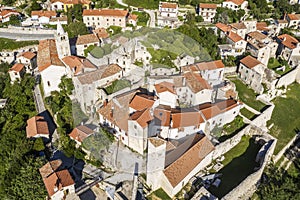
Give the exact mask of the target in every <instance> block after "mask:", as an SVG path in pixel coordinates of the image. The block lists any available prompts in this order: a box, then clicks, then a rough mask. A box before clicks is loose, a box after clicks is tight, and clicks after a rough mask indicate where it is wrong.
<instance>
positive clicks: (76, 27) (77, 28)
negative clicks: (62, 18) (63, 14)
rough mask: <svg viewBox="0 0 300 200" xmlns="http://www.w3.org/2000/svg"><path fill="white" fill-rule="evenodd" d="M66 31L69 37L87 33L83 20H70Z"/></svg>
mask: <svg viewBox="0 0 300 200" xmlns="http://www.w3.org/2000/svg"><path fill="white" fill-rule="evenodd" d="M67 32H68V35H69V37H70V38H74V37H77V36H78V35H85V34H88V33H89V32H88V29H87V27H86V26H85V24H84V23H83V22H71V23H70V24H69V25H68V27H67Z"/></svg>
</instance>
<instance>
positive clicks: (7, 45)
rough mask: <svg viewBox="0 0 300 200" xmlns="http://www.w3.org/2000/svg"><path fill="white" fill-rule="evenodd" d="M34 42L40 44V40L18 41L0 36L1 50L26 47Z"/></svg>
mask: <svg viewBox="0 0 300 200" xmlns="http://www.w3.org/2000/svg"><path fill="white" fill-rule="evenodd" d="M33 44H39V41H37V40H34V41H16V40H12V39H7V38H0V51H3V50H14V49H18V48H21V47H26V46H29V45H33Z"/></svg>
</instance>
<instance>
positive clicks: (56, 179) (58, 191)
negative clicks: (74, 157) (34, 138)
mask: <svg viewBox="0 0 300 200" xmlns="http://www.w3.org/2000/svg"><path fill="white" fill-rule="evenodd" d="M61 168H62V161H61V160H52V161H49V162H47V163H46V164H45V165H44V166H42V167H41V168H40V169H39V171H40V174H41V176H42V179H43V182H44V184H45V187H46V190H47V192H48V197H49V199H51V200H62V199H65V198H66V196H67V195H68V194H73V193H75V182H74V180H73V178H72V176H71V174H70V172H69V171H68V170H67V169H61Z"/></svg>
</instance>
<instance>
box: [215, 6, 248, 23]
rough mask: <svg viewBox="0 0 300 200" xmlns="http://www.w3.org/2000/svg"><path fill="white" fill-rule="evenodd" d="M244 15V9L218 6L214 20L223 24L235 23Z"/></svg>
mask: <svg viewBox="0 0 300 200" xmlns="http://www.w3.org/2000/svg"><path fill="white" fill-rule="evenodd" d="M244 15H245V11H244V10H242V9H240V10H238V11H234V10H231V9H229V8H224V7H218V8H217V13H216V16H215V22H222V23H224V24H228V23H236V22H239V21H240V20H241V18H242V17H243V16H244Z"/></svg>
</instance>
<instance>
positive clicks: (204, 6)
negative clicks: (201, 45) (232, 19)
mask: <svg viewBox="0 0 300 200" xmlns="http://www.w3.org/2000/svg"><path fill="white" fill-rule="evenodd" d="M216 13H217V4H210V3H200V4H199V11H198V14H199V15H200V16H201V17H202V18H203V20H204V21H205V22H213V21H214V18H215V16H216Z"/></svg>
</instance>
